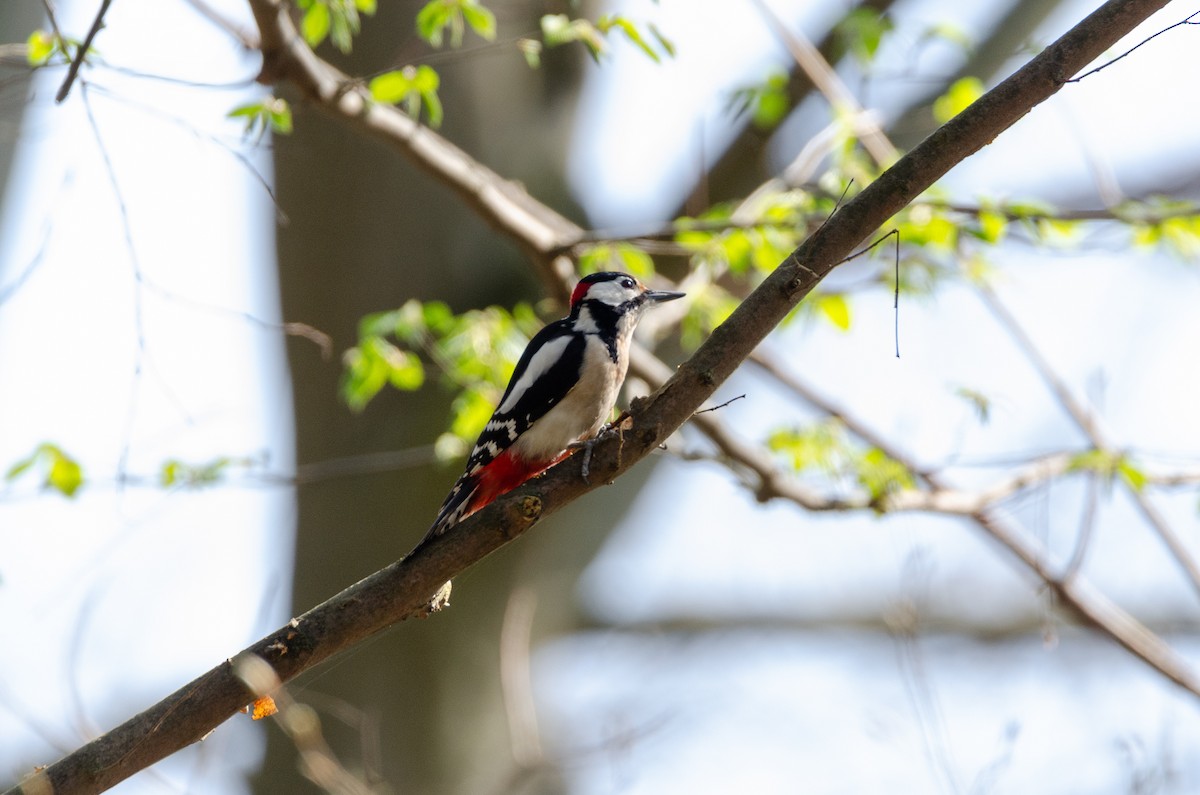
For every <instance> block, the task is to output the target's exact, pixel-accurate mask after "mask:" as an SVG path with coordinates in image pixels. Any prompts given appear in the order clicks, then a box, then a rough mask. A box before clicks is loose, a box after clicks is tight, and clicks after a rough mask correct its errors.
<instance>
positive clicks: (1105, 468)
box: [1067, 450, 1148, 491]
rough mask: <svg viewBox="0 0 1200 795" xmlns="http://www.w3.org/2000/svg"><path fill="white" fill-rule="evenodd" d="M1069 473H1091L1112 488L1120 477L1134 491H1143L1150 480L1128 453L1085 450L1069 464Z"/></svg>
mask: <svg viewBox="0 0 1200 795" xmlns="http://www.w3.org/2000/svg"><path fill="white" fill-rule="evenodd" d="M1067 471H1068V472H1091V473H1093V474H1095V475H1096V476H1097V477H1098V478H1100V479H1101V480H1102V481H1103V482H1104V484H1105V485H1106V486H1112V482H1113V480H1114V479H1115V478H1117V477H1119V478H1120V479H1121V480H1122V481H1124V483H1125V484H1126V485H1128V486H1129V488H1130V489H1132V490H1133V491H1141V490H1142V489H1143V488H1144V487H1145V485H1146V482H1147V480H1148V478H1147V476H1146V473H1145V472H1143V471H1142V469H1141V468H1140V467H1138V466H1137V465H1136V464H1135V463H1134V462H1133V461H1131V460H1130V458H1129V456H1128V454H1127V453H1123V452H1118V451H1114V450H1084V451H1083V452H1082V453H1076V454H1075V455H1074V456H1072V457H1071V460H1070V461H1068V462H1067Z"/></svg>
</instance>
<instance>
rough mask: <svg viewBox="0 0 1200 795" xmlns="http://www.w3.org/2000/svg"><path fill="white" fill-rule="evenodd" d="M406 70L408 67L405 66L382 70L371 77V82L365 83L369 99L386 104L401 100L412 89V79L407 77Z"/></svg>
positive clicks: (407, 70) (393, 103)
mask: <svg viewBox="0 0 1200 795" xmlns="http://www.w3.org/2000/svg"><path fill="white" fill-rule="evenodd" d="M408 72H409V68H408V67H406V68H405V69H396V70H393V71H391V72H384V73H383V74H381V75H376V76H375V77H373V78H371V82H370V83H368V84H367V91H369V92H370V94H371V99H373V100H375V101H376V102H383V103H385V104H388V105H395V104H397V103H399V102H402V101H403V100H404V98H405V97H407V96H408V95H409V93H410V92H411V91H412V90H413V84H412V79H411V78H409V76H408Z"/></svg>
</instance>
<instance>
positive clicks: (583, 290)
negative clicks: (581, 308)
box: [571, 279, 592, 306]
mask: <svg viewBox="0 0 1200 795" xmlns="http://www.w3.org/2000/svg"><path fill="white" fill-rule="evenodd" d="M591 286H592V283H591V282H589V281H588V280H587V279H582V280H580V282H579V284H577V285H575V289H574V290H572V291H571V306H575V305H576V304H577V303H579V302H580V301H582V300H583V297H584V296H585V295H587V291H588V288H589V287H591Z"/></svg>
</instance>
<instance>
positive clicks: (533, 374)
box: [496, 337, 571, 414]
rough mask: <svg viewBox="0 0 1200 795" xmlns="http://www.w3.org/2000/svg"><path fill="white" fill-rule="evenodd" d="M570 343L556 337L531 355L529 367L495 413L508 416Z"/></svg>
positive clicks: (565, 338)
mask: <svg viewBox="0 0 1200 795" xmlns="http://www.w3.org/2000/svg"><path fill="white" fill-rule="evenodd" d="M570 343H571V338H570V337H558V338H556V339H552V340H550V341H549V342H547V343H546V344H545V345H543V346H542V347H541V349H540V350H538V352H537V353H535V354H534V355H533V358H532V359H530V360H529V366H528V367H526V368H525V372H524V373H522V374H521V379H520V380H519V381H517V382H516V383H515V384H513V387H512V390H510V391H509V393H508V398H507V399H506V400H505V401H504V402H503V403H501V404H500V405H499V406H498V407H496V412H497V413H499V414H508V413H509V412H510V411H512V410H513V407H514V406H516V404H517V401H518V400H520V399H521V395H524V394H525V393H526V392H527V391H528V390H529V387H530V386H531V385H533V383H534V382H535V381H537V380H538V379H539V378H541V377H542V376H543V375H544V374H545V372H546V371H547V370H549V369H550V368H551V367H553V366H554V363H555V362H557V361H558V360H559V359H560V358H561V357H562V355H563V351H565V350H566V349H567V345H569V344H570Z"/></svg>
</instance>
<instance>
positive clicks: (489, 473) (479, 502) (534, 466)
mask: <svg viewBox="0 0 1200 795" xmlns="http://www.w3.org/2000/svg"><path fill="white" fill-rule="evenodd" d="M568 454H569V451H564V452H563V453H562V454H561V455H559V456H558V457H557V458H554V459H552V460H550V461H526V460H524V459H522V458H520V457H519V456H516V455H514V454H513V451H512V450H505V451H504V452H503V453H501V454H500V455H498V456H496V457H495V458H493V459H492V460H491V461H490V462H488V464H487V466H485V467H483V469H481V470H479V471H478V472H476V473H475V478H476V479H477V481H478V483H479V485H478V487H476V489H475V493H474V494H472V495H471V503H470V506H469V507H468V508H467V512H466V514H464V516H463V518H466V517H467V516H470V515H471V514H473V513H475V512H476V511H478V510H479V509H480V508H482V507H483V506H485V505H487V504H488V503H490V502H491V501H492V500H494V499H496V498H497V497H499V496H500V495H502V494H507V493H508V492H510V491H512V490H513V489H515V488H516V487H517V486H520V485H521V484H522V483H524V482H525V481H527V480H529V479H530V478H532V477H534V476H535V475H539V474H541V473H542V472H544V471H545V470H546V469H549V468H550V467H551V466H552V465H554V464H556V463H558V462H559V461H561V460H562V459H564V458H566V457H567V455H568Z"/></svg>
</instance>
